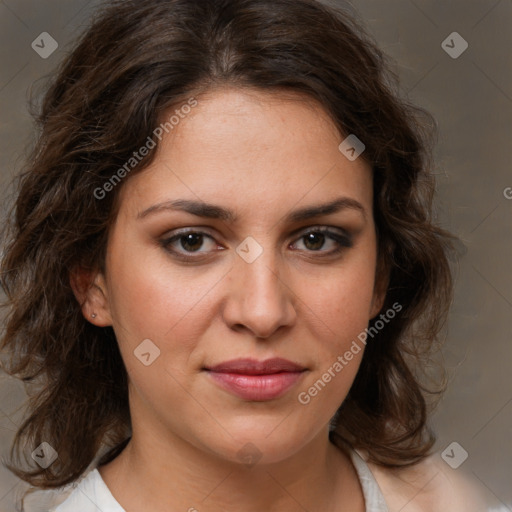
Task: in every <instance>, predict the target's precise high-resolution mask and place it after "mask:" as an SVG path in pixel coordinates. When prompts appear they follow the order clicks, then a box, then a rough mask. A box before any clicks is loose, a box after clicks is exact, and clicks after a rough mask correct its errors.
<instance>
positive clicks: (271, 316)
mask: <svg viewBox="0 0 512 512" xmlns="http://www.w3.org/2000/svg"><path fill="white" fill-rule="evenodd" d="M276 260H277V258H276V257H275V255H273V254H271V251H270V250H269V251H263V253H262V254H261V255H260V256H259V257H258V258H257V259H256V260H255V261H253V262H252V263H248V262H246V261H244V260H243V259H242V258H241V257H239V256H238V255H236V256H235V263H234V265H233V267H232V269H231V271H230V272H229V277H228V282H229V284H228V288H229V289H228V297H227V300H226V302H225V307H224V310H223V316H224V321H225V322H226V324H227V325H228V326H229V327H230V328H231V329H234V330H237V331H243V330H244V329H245V330H248V331H250V333H251V334H252V335H253V336H255V337H257V338H268V337H270V336H271V335H272V334H273V333H275V332H276V331H277V330H278V329H280V328H282V327H285V326H291V325H293V323H294V322H295V320H296V316H297V314H296V308H295V302H296V296H295V294H294V293H293V290H292V286H291V283H290V282H289V276H285V275H283V272H282V271H280V267H279V265H278V262H277V261H276ZM287 281H288V282H287Z"/></svg>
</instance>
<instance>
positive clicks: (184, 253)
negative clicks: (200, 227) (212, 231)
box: [160, 230, 219, 260]
mask: <svg viewBox="0 0 512 512" xmlns="http://www.w3.org/2000/svg"><path fill="white" fill-rule="evenodd" d="M206 240H208V241H209V242H210V250H212V249H213V250H214V249H215V247H219V246H218V245H217V244H216V243H215V240H214V238H213V237H212V236H210V235H209V234H208V233H205V232H203V231H192V230H190V231H181V232H178V233H176V234H174V235H173V236H171V237H168V238H165V239H164V240H161V241H160V244H161V245H162V247H163V248H164V249H165V250H167V251H169V252H171V253H173V254H174V255H175V256H177V257H178V258H182V259H184V260H195V259H197V258H198V257H197V256H189V255H190V254H199V255H203V256H204V255H205V254H206V253H208V252H210V250H208V249H207V250H205V251H201V250H200V249H201V247H203V246H204V244H205V241H206ZM207 245H208V244H207Z"/></svg>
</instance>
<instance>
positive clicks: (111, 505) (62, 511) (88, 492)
mask: <svg viewBox="0 0 512 512" xmlns="http://www.w3.org/2000/svg"><path fill="white" fill-rule="evenodd" d="M350 455H351V458H352V462H353V463H354V466H355V468H356V471H357V474H358V476H359V481H360V482H361V487H362V489H363V494H364V500H365V503H366V512H389V509H388V507H387V506H386V502H385V501H384V496H383V495H382V492H381V490H380V488H379V486H378V484H377V482H376V480H375V478H374V476H373V474H372V472H371V471H370V468H369V467H368V465H367V464H366V462H365V461H364V459H363V458H362V457H361V456H360V455H359V454H358V453H357V452H356V451H354V450H352V451H351V452H350ZM73 487H74V490H72V491H71V494H69V495H68V497H67V499H66V500H65V501H64V502H62V503H61V504H60V505H58V506H56V507H54V508H51V509H49V511H48V512H77V511H80V512H126V511H125V510H124V509H123V507H121V505H119V503H118V502H117V501H116V499H115V498H114V496H112V493H111V492H110V490H109V488H108V487H107V485H106V484H105V482H104V481H103V479H102V478H101V475H100V473H99V471H98V469H97V468H95V469H93V470H92V471H90V472H89V473H87V474H86V475H85V476H84V477H83V478H82V479H81V480H79V481H78V482H77V483H76V484H75V485H74V486H73Z"/></svg>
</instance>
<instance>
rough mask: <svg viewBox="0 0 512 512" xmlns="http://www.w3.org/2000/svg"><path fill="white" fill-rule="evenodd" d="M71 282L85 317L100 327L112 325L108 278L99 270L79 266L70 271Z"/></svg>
mask: <svg viewBox="0 0 512 512" xmlns="http://www.w3.org/2000/svg"><path fill="white" fill-rule="evenodd" d="M69 282H70V285H71V289H72V290H73V293H74V295H75V297H76V300H77V301H78V303H79V304H80V306H81V308H82V313H83V315H84V317H85V319H86V320H87V321H88V322H90V323H92V324H94V325H97V326H98V327H107V326H110V325H112V316H111V313H110V304H109V300H108V292H107V286H106V280H105V277H104V276H103V274H102V273H101V272H99V271H89V270H85V269H83V268H77V269H75V270H73V271H72V272H70V275H69ZM93 315H94V316H93Z"/></svg>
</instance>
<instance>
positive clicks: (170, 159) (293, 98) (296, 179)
mask: <svg viewBox="0 0 512 512" xmlns="http://www.w3.org/2000/svg"><path fill="white" fill-rule="evenodd" d="M197 101H198V104H197V106H196V107H195V108H194V109H192V110H191V111H190V112H189V113H188V114H187V115H183V116H182V117H181V118H180V120H179V123H178V124H176V125H175V126H174V127H173V129H172V130H171V131H170V132H169V133H168V134H166V135H164V137H163V140H162V142H161V143H160V145H159V147H158V150H157V154H156V157H155V159H154V160H153V162H152V164H151V165H150V166H149V167H148V168H147V169H145V170H143V171H142V172H140V173H138V174H136V175H134V176H133V177H131V178H130V179H129V180H128V181H127V183H126V184H125V186H124V187H123V190H122V194H121V196H122V198H124V199H126V200H124V199H122V201H121V205H122V208H123V207H124V208H125V209H126V208H128V209H129V210H131V211H132V213H133V212H135V210H137V211H139V212H140V210H141V209H142V208H144V207H147V206H150V204H149V203H151V202H159V201H166V200H169V199H177V198H185V199H187V198H188V199H195V200H197V199H201V200H204V201H207V202H215V203H222V204H226V205H230V206H231V207H232V208H233V209H235V210H237V211H243V210H244V209H245V210H246V211H247V212H252V213H253V214H254V212H255V211H260V213H261V214H263V213H265V212H268V213H269V214H270V212H272V211H274V210H277V209H279V208H282V207H292V206H293V205H294V204H298V203H300V202H304V203H311V202H318V201H326V200H328V199H330V198H332V197H338V196H339V195H340V194H341V195H345V196H350V197H352V198H354V199H356V200H358V201H360V202H361V203H364V204H365V205H366V206H367V207H368V209H369V210H370V211H371V202H372V184H371V169H370V166H369V165H368V164H367V163H366V162H365V161H364V160H363V159H362V158H358V159H356V160H355V161H350V160H348V159H347V158H346V157H345V156H344V155H343V154H342V153H341V152H340V151H339V149H338V146H339V144H340V143H341V142H342V140H343V139H344V138H345V136H344V135H342V134H340V133H339V131H338V129H337V128H336V126H335V124H334V123H333V121H332V120H331V118H330V116H329V115H328V114H327V113H326V112H325V111H324V110H323V108H322V107H321V106H320V104H318V103H317V102H315V101H314V100H312V99H311V98H309V97H307V96H304V95H300V94H289V93H286V94H282V93H270V92H261V91H254V90H240V89H221V90H217V91H213V92H209V93H208V94H204V95H202V96H199V97H197ZM175 110H176V107H173V109H172V110H170V111H169V112H167V113H166V116H167V117H170V116H171V115H172V113H173V112H174V111H175ZM166 116H164V118H165V117H166Z"/></svg>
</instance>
